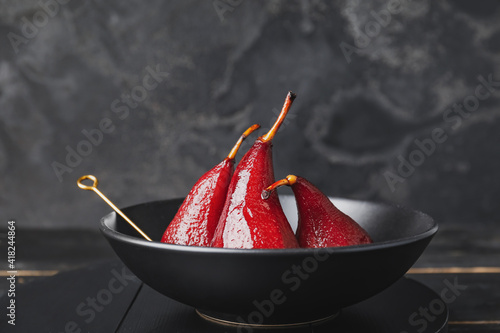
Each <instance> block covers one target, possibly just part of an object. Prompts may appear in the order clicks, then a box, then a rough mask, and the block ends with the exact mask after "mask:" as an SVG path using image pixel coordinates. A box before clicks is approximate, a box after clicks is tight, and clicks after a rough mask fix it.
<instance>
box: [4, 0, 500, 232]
mask: <svg viewBox="0 0 500 333" xmlns="http://www.w3.org/2000/svg"><path fill="white" fill-rule="evenodd" d="M43 4H45V5H43ZM391 12H392V14H391ZM488 81H490V83H488ZM485 82H486V83H485ZM288 90H293V91H295V92H296V93H297V94H298V98H297V100H296V102H295V104H294V106H293V109H292V111H291V114H290V116H289V118H288V120H287V122H286V123H285V126H284V127H283V129H282V131H281V132H280V134H279V136H278V137H277V138H276V140H275V150H274V157H275V161H274V162H275V173H276V177H281V176H285V175H287V174H289V173H296V174H300V175H302V176H305V177H307V178H309V179H310V180H311V181H312V182H313V183H316V184H317V185H318V186H319V187H320V188H321V189H323V190H324V191H325V192H326V193H328V194H330V195H335V196H342V197H350V198H358V199H368V200H377V201H387V202H393V203H398V204H402V205H406V206H409V207H412V208H417V209H421V210H423V211H425V212H428V213H429V214H431V215H433V216H434V217H436V218H437V219H438V221H439V222H441V223H471V224H472V223H475V224H476V223H495V222H497V221H498V220H499V218H500V205H499V204H498V203H499V199H500V195H499V194H500V186H499V185H500V179H499V177H498V170H499V167H500V158H499V157H500V145H499V144H498V143H499V138H500V131H499V124H500V102H499V101H500V3H499V2H497V1H481V2H477V1H476V2H472V1H453V2H451V1H406V0H401V1H396V0H393V1H370V2H368V1H348V2H335V4H332V3H330V2H328V1H267V2H263V1H262V2H256V1H245V0H239V1H235V0H232V1H229V0H227V1H224V0H220V1H219V0H216V1H213V2H212V1H159V0H151V1H148V2H141V1H132V0H127V1H123V0H122V1H100V0H94V1H76V0H72V1H69V0H64V1H63V0H60V2H55V0H45V1H44V0H42V1H41V2H39V1H38V0H33V1H28V0H22V1H20V0H19V1H7V0H0V124H1V127H2V130H1V132H0V171H1V172H2V174H3V176H2V177H0V189H1V194H0V214H1V219H2V220H6V219H7V218H15V219H16V220H17V221H18V225H19V226H23V225H24V226H44V227H46V226H57V227H66V226H70V227H73V226H88V227H92V228H97V221H98V218H99V217H100V216H102V215H103V214H105V213H106V212H108V211H109V208H108V207H107V206H106V205H105V204H104V203H103V202H102V201H101V200H100V199H98V198H97V196H96V195H94V194H92V193H90V192H83V191H82V190H79V189H78V188H77V187H76V180H77V179H78V177H79V176H81V175H83V174H87V173H92V174H94V175H96V176H97V177H98V178H99V180H100V182H101V183H100V188H101V189H102V191H103V192H104V193H105V194H107V195H108V196H109V197H110V198H111V199H112V200H114V201H115V202H116V204H117V205H119V206H126V205H131V204H135V203H140V202H144V201H150V200H157V199H164V198H172V197H180V196H184V195H185V194H186V193H187V191H188V190H189V189H190V187H191V185H192V184H193V183H194V182H195V181H196V180H197V178H198V177H199V176H200V175H201V174H202V173H203V172H205V171H206V170H207V169H209V168H210V167H212V166H213V165H215V164H216V163H218V162H219V161H220V160H221V159H222V158H223V157H224V156H225V155H226V154H227V153H228V151H229V149H230V147H231V146H232V145H233V143H234V141H235V140H236V139H237V137H238V136H239V135H240V133H241V132H242V131H243V130H244V129H245V128H246V127H248V126H249V125H250V124H252V123H255V122H259V123H261V124H262V125H263V127H264V128H269V125H270V123H271V121H272V120H274V119H275V117H276V113H277V110H279V109H280V108H281V105H282V103H283V100H284V98H285V95H286V92H287V91H288ZM94 129H99V130H98V131H96V130H94ZM262 132H263V131H261V133H262ZM85 133H87V135H86V134H85ZM87 136H90V137H91V140H90V139H88V138H87ZM416 140H417V141H416ZM252 141H253V140H252ZM248 146H249V144H247V145H246V146H245V148H248ZM70 151H76V153H78V152H79V153H78V154H79V155H86V156H79V157H78V156H76V155H75V153H69V152H70ZM68 154H69V155H71V156H69V157H68ZM239 156H241V154H240V155H239Z"/></svg>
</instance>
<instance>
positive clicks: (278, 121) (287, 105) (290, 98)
mask: <svg viewBox="0 0 500 333" xmlns="http://www.w3.org/2000/svg"><path fill="white" fill-rule="evenodd" d="M295 97H297V95H296V94H294V93H293V92H291V91H289V92H288V94H287V95H286V100H285V104H283V108H282V109H281V112H280V114H279V116H278V119H276V122H275V123H274V125H273V127H272V128H271V129H270V130H269V132H267V133H266V134H264V135H263V136H261V137H260V138H259V139H260V141H262V142H268V141H271V140H272V139H273V138H274V136H275V135H276V133H278V130H279V128H280V126H281V124H282V123H283V121H284V120H285V117H286V115H287V114H288V111H289V110H290V107H291V106H292V103H293V101H294V100H295Z"/></svg>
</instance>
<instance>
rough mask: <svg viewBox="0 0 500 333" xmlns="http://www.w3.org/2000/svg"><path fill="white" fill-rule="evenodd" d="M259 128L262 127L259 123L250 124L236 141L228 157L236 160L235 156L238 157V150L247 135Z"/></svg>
mask: <svg viewBox="0 0 500 333" xmlns="http://www.w3.org/2000/svg"><path fill="white" fill-rule="evenodd" d="M259 128H260V125H259V124H254V125H252V126H250V127H249V128H248V129H247V130H246V131H245V132H243V134H242V135H241V136H240V138H239V139H238V141H236V144H235V145H234V147H233V149H231V151H230V152H229V155H227V158H228V159H230V160H234V158H235V157H236V154H237V153H238V150H239V149H240V147H241V144H242V143H243V140H245V139H246V137H247V136H249V135H250V134H252V133H253V132H254V131H255V130H257V129H259Z"/></svg>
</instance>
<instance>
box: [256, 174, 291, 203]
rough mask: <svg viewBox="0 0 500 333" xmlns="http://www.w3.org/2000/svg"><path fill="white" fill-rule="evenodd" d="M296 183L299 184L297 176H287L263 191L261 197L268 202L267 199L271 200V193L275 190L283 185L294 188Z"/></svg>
mask: <svg viewBox="0 0 500 333" xmlns="http://www.w3.org/2000/svg"><path fill="white" fill-rule="evenodd" d="M296 182H297V176H294V175H288V176H286V178H283V179H280V180H278V181H277V182H275V183H274V184H272V185H270V186H268V187H267V188H266V189H265V190H264V191H262V194H261V197H262V199H264V200H266V199H267V198H269V196H270V195H271V193H272V192H273V191H274V190H276V189H277V188H278V187H280V186H283V185H288V186H292V185H293V184H295V183H296Z"/></svg>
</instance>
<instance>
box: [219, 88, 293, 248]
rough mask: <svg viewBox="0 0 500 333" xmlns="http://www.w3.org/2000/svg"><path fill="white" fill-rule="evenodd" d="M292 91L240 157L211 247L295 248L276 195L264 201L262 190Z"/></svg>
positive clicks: (270, 180)
mask: <svg viewBox="0 0 500 333" xmlns="http://www.w3.org/2000/svg"><path fill="white" fill-rule="evenodd" d="M294 99H295V94H293V93H292V92H289V93H288V95H287V98H286V101H285V104H284V105H283V109H282V110H281V113H280V115H279V117H278V119H277V120H276V122H275V124H274V125H273V127H272V128H271V129H270V130H269V132H268V133H267V134H265V135H263V136H261V137H260V138H258V139H257V140H256V141H255V143H254V144H253V146H252V147H251V148H250V149H249V150H248V152H247V153H246V154H245V156H243V158H242V159H241V161H240V163H239V164H238V167H237V168H236V170H235V172H234V176H233V178H232V180H231V184H230V185H229V190H228V194H227V198H226V203H225V205H224V210H223V211H222V214H221V217H220V220H219V224H218V225H217V229H216V230H215V234H214V239H213V241H212V246H213V247H225V248H244V249H282V248H295V247H298V243H297V239H296V238H295V235H294V233H293V230H292V228H291V226H290V224H289V223H288V220H287V219H286V216H285V214H284V213H283V209H282V208H281V204H280V202H279V199H278V195H277V194H272V195H270V196H269V198H268V199H267V200H264V199H262V197H261V193H262V190H263V189H264V188H266V186H268V185H269V184H271V183H273V182H274V170H273V159H272V139H273V138H274V136H275V134H276V133H277V131H278V129H279V127H280V126H281V124H282V123H283V120H284V119H285V116H286V114H287V113H288V110H289V109H290V107H291V105H292V102H293V100H294Z"/></svg>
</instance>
